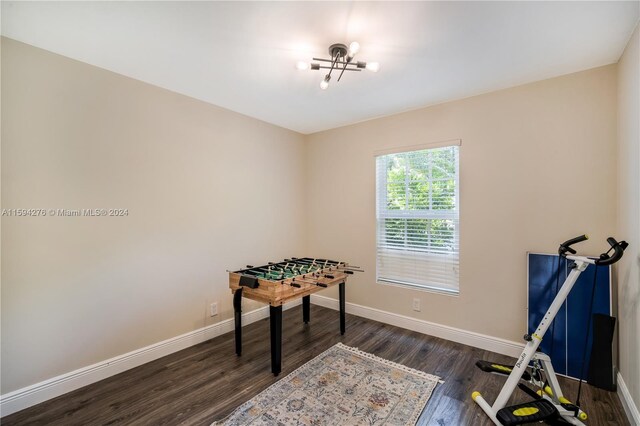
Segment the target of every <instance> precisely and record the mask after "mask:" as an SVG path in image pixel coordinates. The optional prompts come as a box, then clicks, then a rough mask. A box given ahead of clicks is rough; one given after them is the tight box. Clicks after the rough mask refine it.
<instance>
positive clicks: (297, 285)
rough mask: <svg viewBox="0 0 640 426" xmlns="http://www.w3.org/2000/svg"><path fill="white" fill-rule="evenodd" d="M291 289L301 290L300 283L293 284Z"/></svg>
mask: <svg viewBox="0 0 640 426" xmlns="http://www.w3.org/2000/svg"><path fill="white" fill-rule="evenodd" d="M291 287H295V288H300V284H298V283H291Z"/></svg>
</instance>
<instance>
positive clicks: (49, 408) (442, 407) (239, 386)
mask: <svg viewBox="0 0 640 426" xmlns="http://www.w3.org/2000/svg"><path fill="white" fill-rule="evenodd" d="M268 321H269V320H268V319H265V320H261V321H259V322H256V323H253V324H251V325H248V326H246V327H244V328H243V354H242V357H236V355H235V353H234V341H233V333H227V334H225V335H222V336H219V337H217V338H215V339H212V340H209V341H207V342H204V343H201V344H199V345H197V346H193V347H191V348H188V349H185V350H183V351H180V352H176V353H174V354H171V355H168V356H166V357H164V358H161V359H158V360H156V361H153V362H150V363H148V364H145V365H142V366H140V367H137V368H134V369H131V370H129V371H126V372H124V373H121V374H119V375H117V376H113V377H110V378H108V379H105V380H102V381H100V382H98V383H94V384H92V385H89V386H86V387H84V388H82V389H78V390H76V391H74V392H71V393H68V394H66V395H63V396H60V397H58V398H55V399H52V400H49V401H46V402H44V403H42V404H39V405H36V406H34V407H31V408H28V409H26V410H22V411H20V412H18V413H14V414H12V415H10V416H7V417H3V418H2V419H0V423H1V424H2V425H6V426H10V425H65V426H68V425H114V424H120V425H209V424H210V423H211V422H212V421H214V420H219V419H222V418H224V417H225V416H227V415H228V414H229V413H231V412H232V411H233V409H234V408H235V407H237V406H238V405H240V404H241V403H243V402H245V401H246V400H248V399H250V398H251V397H252V396H254V395H256V394H258V393H259V392H261V391H262V390H264V389H265V388H266V387H268V386H269V385H271V384H272V383H274V382H275V381H276V380H277V378H274V377H273V375H272V374H271V369H270V365H271V364H270V350H269V323H268ZM339 327H340V326H339V315H338V312H337V311H333V310H330V309H326V308H322V307H319V306H315V305H312V306H311V323H310V324H308V325H304V324H303V322H302V307H301V306H298V307H295V308H293V309H290V310H288V311H285V312H284V314H283V354H282V373H281V374H280V376H279V377H284V376H286V375H287V374H289V373H290V372H292V371H293V370H295V369H296V368H297V367H299V366H301V365H302V364H304V363H305V362H307V361H309V360H310V359H312V358H313V357H315V356H316V355H318V354H320V353H321V352H323V351H324V350H326V349H328V348H329V347H330V346H332V345H334V344H335V343H337V342H342V343H344V344H346V345H349V346H354V347H357V348H360V349H362V350H364V351H367V352H370V353H373V354H375V355H378V356H380V357H382V358H385V359H389V360H392V361H395V362H398V363H401V364H404V365H407V366H409V367H412V368H415V369H418V370H422V371H425V372H428V373H431V374H436V375H438V376H440V377H442V379H443V380H444V381H445V383H444V384H442V385H438V386H437V387H436V390H435V391H434V393H433V395H432V397H431V399H430V400H429V403H428V404H427V408H426V409H425V411H424V412H423V414H422V416H421V417H420V420H419V423H418V424H420V425H437V426H445V425H480V426H482V425H490V424H491V423H490V421H489V420H488V419H487V418H486V416H485V415H484V413H483V412H482V410H481V409H480V408H479V407H478V406H477V405H476V404H475V403H473V401H472V400H471V392H472V391H474V390H476V389H477V390H481V391H482V393H483V395H484V396H485V397H486V398H487V399H488V400H489V401H493V399H494V398H495V397H496V396H497V394H498V391H499V390H500V387H501V386H502V383H503V382H504V379H503V378H502V377H499V376H496V375H493V374H487V373H483V372H481V371H480V370H479V369H477V368H476V367H475V365H474V364H475V361H476V360H477V359H487V360H492V361H497V362H505V363H506V362H510V361H511V360H510V359H509V358H508V357H505V356H502V355H497V354H494V353H491V352H488V351H484V350H481V349H477V348H473V347H470V346H465V345H461V344H458V343H453V342H450V341H447V340H443V339H439V338H436V337H430V336H425V335H423V334H420V333H416V332H412V331H408V330H404V329H401V328H398V327H393V326H390V325H386V324H382V323H379V322H376V321H371V320H368V319H364V318H360V317H356V316H353V315H347V332H346V334H345V335H344V336H340V332H339ZM561 384H562V386H563V389H565V391H566V394H567V395H568V396H569V399H572V398H573V397H575V394H576V391H577V382H575V381H573V380H568V379H563V380H561ZM582 395H583V396H582V403H583V408H584V409H585V411H586V412H587V413H588V414H589V416H590V417H589V419H590V420H589V421H588V424H589V425H591V426H596V425H628V424H629V423H628V421H627V419H626V417H625V414H624V411H623V409H622V406H621V404H620V401H619V400H618V396H617V395H616V393H614V392H607V391H603V390H600V389H596V388H593V387H591V386H589V385H586V384H584V385H583V389H582ZM526 400H527V397H526V395H524V394H523V393H522V392H520V391H516V393H515V396H514V398H513V402H516V401H526Z"/></svg>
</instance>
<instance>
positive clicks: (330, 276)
mask: <svg viewBox="0 0 640 426" xmlns="http://www.w3.org/2000/svg"><path fill="white" fill-rule="evenodd" d="M325 277H327V278H329V279H330V280H332V279H334V278H335V276H333V275H325Z"/></svg>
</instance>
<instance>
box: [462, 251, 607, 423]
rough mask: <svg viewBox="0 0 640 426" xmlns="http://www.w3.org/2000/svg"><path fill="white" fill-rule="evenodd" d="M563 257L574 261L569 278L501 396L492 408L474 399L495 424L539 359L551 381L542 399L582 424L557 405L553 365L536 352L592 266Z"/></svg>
mask: <svg viewBox="0 0 640 426" xmlns="http://www.w3.org/2000/svg"><path fill="white" fill-rule="evenodd" d="M566 258H567V259H568V260H572V261H574V262H575V267H574V268H573V269H572V270H571V272H570V273H569V276H568V277H567V279H566V280H565V281H564V283H563V284H562V287H561V288H560V290H559V291H558V294H557V295H556V297H555V298H554V299H553V302H552V303H551V306H550V307H549V310H548V311H547V313H546V314H545V316H544V318H542V321H540V324H539V325H538V328H537V329H536V331H535V333H533V334H532V335H531V340H530V341H528V342H527V344H526V345H525V347H524V350H523V351H522V353H521V354H520V356H519V357H518V360H517V362H516V364H515V366H514V368H513V370H512V371H511V374H509V377H508V378H507V381H506V383H505V384H504V386H503V387H502V390H501V391H500V394H498V397H497V398H496V400H495V402H494V403H493V405H489V403H488V402H487V401H486V400H485V399H484V398H483V397H482V395H480V394H479V393H478V394H477V395H475V396H474V401H475V402H476V403H477V404H478V405H479V406H480V407H481V408H482V409H483V410H484V412H485V413H487V415H488V416H489V417H490V418H491V420H492V421H493V422H494V423H495V424H496V425H500V424H501V423H500V422H499V421H498V419H497V418H496V415H497V413H498V411H499V410H501V409H502V408H504V407H505V406H506V405H507V401H508V400H509V398H510V397H511V394H513V391H514V390H515V389H516V387H517V386H518V383H519V382H520V379H521V378H522V375H523V374H524V372H525V370H526V369H527V367H528V366H529V363H530V362H531V361H532V360H539V361H540V362H541V363H542V365H543V367H544V371H545V373H546V376H547V378H548V380H549V381H550V384H549V385H550V388H551V390H552V395H547V394H546V393H544V392H543V395H542V396H543V397H544V398H546V399H548V400H550V401H551V402H552V403H553V404H554V405H555V406H556V408H557V409H558V412H559V413H560V415H561V416H562V418H563V419H564V420H565V421H567V422H569V423H572V424H575V425H584V423H582V422H581V421H580V420H579V419H578V418H576V417H575V413H574V412H573V411H568V410H566V409H565V408H564V407H562V405H560V402H561V401H562V400H563V399H564V397H563V395H562V391H561V390H560V384H559V383H558V380H557V379H556V375H555V371H554V370H553V365H552V364H551V359H550V358H549V357H548V356H547V355H545V354H543V353H536V351H537V350H538V346H540V343H541V342H542V338H543V337H544V335H545V333H546V332H547V330H548V329H549V326H551V324H552V323H553V319H554V318H555V317H556V315H557V314H558V311H559V310H560V308H561V307H562V304H563V303H564V301H565V300H566V299H567V297H568V296H569V293H570V292H571V289H572V288H573V286H574V284H575V283H576V281H577V279H578V277H579V276H580V274H581V273H582V272H583V271H584V270H585V269H587V266H589V265H590V264H595V259H591V258H588V257H584V256H571V255H569V256H566Z"/></svg>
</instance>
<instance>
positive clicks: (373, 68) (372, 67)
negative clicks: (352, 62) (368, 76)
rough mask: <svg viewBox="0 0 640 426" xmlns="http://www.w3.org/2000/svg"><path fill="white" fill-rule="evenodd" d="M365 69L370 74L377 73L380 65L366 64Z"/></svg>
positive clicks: (376, 63) (374, 63)
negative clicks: (370, 72)
mask: <svg viewBox="0 0 640 426" xmlns="http://www.w3.org/2000/svg"><path fill="white" fill-rule="evenodd" d="M367 69H368V70H369V71H372V72H378V70H379V69H380V64H379V63H378V62H367Z"/></svg>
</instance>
